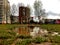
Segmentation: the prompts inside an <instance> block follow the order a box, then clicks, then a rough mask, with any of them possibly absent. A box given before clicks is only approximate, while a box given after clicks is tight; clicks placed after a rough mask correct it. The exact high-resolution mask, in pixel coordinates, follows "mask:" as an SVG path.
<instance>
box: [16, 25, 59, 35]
mask: <svg viewBox="0 0 60 45" xmlns="http://www.w3.org/2000/svg"><path fill="white" fill-rule="evenodd" d="M15 32H16V33H17V34H20V35H30V36H41V35H42V36H44V35H48V34H51V35H58V32H52V33H50V32H49V31H47V30H46V29H41V28H40V27H39V26H20V27H19V28H16V29H15Z"/></svg>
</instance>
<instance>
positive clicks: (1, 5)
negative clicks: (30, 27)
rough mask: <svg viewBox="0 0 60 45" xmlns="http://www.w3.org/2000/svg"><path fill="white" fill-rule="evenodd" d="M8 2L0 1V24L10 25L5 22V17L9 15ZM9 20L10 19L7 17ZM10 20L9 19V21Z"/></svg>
mask: <svg viewBox="0 0 60 45" xmlns="http://www.w3.org/2000/svg"><path fill="white" fill-rule="evenodd" d="M9 6H10V5H9V2H8V0H0V23H10V21H9V22H8V21H7V18H8V17H9V16H8V17H7V15H9V14H8V13H10V12H9V9H10V7H9ZM9 18H10V17H9ZM9 20H10V19H9Z"/></svg>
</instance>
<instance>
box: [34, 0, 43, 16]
mask: <svg viewBox="0 0 60 45" xmlns="http://www.w3.org/2000/svg"><path fill="white" fill-rule="evenodd" d="M41 10H42V3H41V1H37V0H36V1H35V3H34V14H35V15H36V16H40V15H41Z"/></svg>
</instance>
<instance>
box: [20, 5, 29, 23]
mask: <svg viewBox="0 0 60 45" xmlns="http://www.w3.org/2000/svg"><path fill="white" fill-rule="evenodd" d="M29 18H30V8H28V7H24V6H20V7H19V22H20V23H21V24H23V23H29Z"/></svg>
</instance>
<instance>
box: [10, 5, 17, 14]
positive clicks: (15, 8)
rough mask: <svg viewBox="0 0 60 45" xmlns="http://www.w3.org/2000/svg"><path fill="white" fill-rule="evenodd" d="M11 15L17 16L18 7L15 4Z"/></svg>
mask: <svg viewBox="0 0 60 45" xmlns="http://www.w3.org/2000/svg"><path fill="white" fill-rule="evenodd" d="M11 13H12V15H15V14H16V13H17V6H16V5H15V4H13V5H12V7H11Z"/></svg>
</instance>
